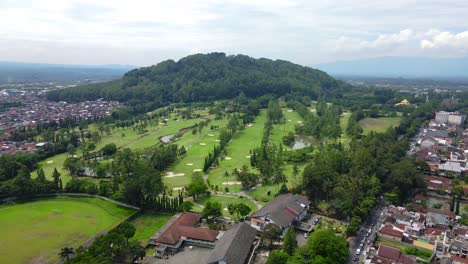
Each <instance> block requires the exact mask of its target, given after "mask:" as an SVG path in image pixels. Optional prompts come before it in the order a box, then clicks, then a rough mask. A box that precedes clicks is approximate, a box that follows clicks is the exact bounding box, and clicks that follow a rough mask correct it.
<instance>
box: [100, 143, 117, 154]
mask: <svg viewBox="0 0 468 264" xmlns="http://www.w3.org/2000/svg"><path fill="white" fill-rule="evenodd" d="M101 152H102V155H104V156H112V155H114V154H115V153H116V152H117V146H116V145H115V144H114V143H109V144H106V145H105V146H104V147H102V148H101Z"/></svg>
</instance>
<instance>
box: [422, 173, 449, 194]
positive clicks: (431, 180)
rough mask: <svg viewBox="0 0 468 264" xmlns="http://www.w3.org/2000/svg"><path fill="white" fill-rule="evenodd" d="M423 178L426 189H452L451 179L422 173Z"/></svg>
mask: <svg viewBox="0 0 468 264" xmlns="http://www.w3.org/2000/svg"><path fill="white" fill-rule="evenodd" d="M424 180H425V181H426V183H427V189H428V190H431V191H438V190H442V191H444V192H446V193H450V192H451V190H452V180H450V179H449V178H444V177H437V176H429V175H424Z"/></svg>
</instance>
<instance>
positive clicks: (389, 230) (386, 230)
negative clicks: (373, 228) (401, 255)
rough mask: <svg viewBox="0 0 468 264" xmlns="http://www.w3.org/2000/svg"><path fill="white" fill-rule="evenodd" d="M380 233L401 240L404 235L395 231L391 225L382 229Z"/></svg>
mask: <svg viewBox="0 0 468 264" xmlns="http://www.w3.org/2000/svg"><path fill="white" fill-rule="evenodd" d="M380 233H382V234H385V235H390V236H394V237H399V238H402V237H403V233H402V232H400V231H398V230H395V229H393V227H392V226H391V225H385V226H384V227H382V228H381V229H380Z"/></svg>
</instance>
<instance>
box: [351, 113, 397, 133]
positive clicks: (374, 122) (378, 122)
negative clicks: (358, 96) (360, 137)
mask: <svg viewBox="0 0 468 264" xmlns="http://www.w3.org/2000/svg"><path fill="white" fill-rule="evenodd" d="M400 120H401V117H381V118H370V117H368V118H364V119H362V120H360V121H359V125H360V126H361V127H362V129H363V130H364V134H368V133H370V132H371V131H375V132H385V130H387V128H389V127H395V126H397V125H399V124H400Z"/></svg>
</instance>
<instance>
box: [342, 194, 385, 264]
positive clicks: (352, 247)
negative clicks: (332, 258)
mask: <svg viewBox="0 0 468 264" xmlns="http://www.w3.org/2000/svg"><path fill="white" fill-rule="evenodd" d="M384 209H385V204H384V202H383V200H380V201H379V203H378V204H377V206H376V207H375V208H374V210H373V211H372V212H371V214H370V215H369V217H368V218H367V220H366V222H365V223H364V224H362V226H361V229H360V230H359V232H358V233H357V234H356V236H355V237H354V238H353V239H352V240H351V242H350V244H349V252H350V253H349V259H348V262H347V263H348V264H351V263H359V262H358V261H353V259H354V258H355V257H359V259H365V258H366V254H367V249H368V248H369V247H370V246H371V244H372V242H373V241H374V239H375V236H376V233H377V231H378V228H379V226H380V222H379V220H380V219H381V214H382V212H383V211H384ZM369 228H371V229H372V232H371V234H370V235H369V236H367V232H368V231H369ZM361 243H363V244H364V246H363V247H362V248H361V253H360V254H359V256H357V255H356V251H357V249H358V248H360V244H361Z"/></svg>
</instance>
